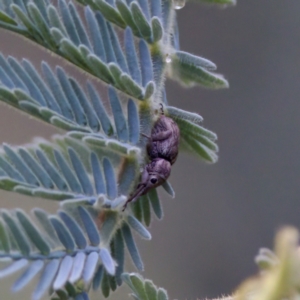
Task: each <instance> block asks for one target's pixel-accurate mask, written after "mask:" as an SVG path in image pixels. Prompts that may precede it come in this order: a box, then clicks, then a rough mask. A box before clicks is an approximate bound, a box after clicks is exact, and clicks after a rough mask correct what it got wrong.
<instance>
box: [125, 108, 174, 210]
mask: <svg viewBox="0 0 300 300" xmlns="http://www.w3.org/2000/svg"><path fill="white" fill-rule="evenodd" d="M179 138H180V132H179V128H178V126H177V124H176V123H175V122H174V121H173V120H172V119H171V118H168V117H166V116H165V115H164V114H163V110H162V116H160V118H159V119H158V121H157V122H156V123H155V125H154V127H153V129H152V131H151V136H150V137H148V139H149V141H148V145H147V152H148V156H149V158H150V160H151V161H150V163H148V164H147V165H146V166H145V168H144V171H143V173H142V177H141V182H140V183H139V184H138V186H137V188H136V191H135V192H134V194H133V195H132V196H131V197H130V198H128V200H127V202H126V203H125V205H124V208H123V210H124V209H125V208H126V206H127V204H128V203H129V202H131V201H135V200H137V199H138V197H140V196H141V195H145V194H146V193H147V192H148V191H149V190H150V189H153V188H155V187H157V186H159V185H161V184H163V183H164V182H165V181H166V180H167V179H168V177H169V176H170V174H171V166H172V165H173V164H174V163H175V161H176V159H177V155H178V146H179Z"/></svg>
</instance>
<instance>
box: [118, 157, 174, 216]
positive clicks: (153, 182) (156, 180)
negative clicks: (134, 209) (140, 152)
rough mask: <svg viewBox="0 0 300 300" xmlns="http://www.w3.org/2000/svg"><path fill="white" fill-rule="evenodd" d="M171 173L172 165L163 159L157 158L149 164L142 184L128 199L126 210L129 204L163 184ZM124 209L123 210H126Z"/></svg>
mask: <svg viewBox="0 0 300 300" xmlns="http://www.w3.org/2000/svg"><path fill="white" fill-rule="evenodd" d="M170 173H171V164H170V162H169V161H167V160H165V159H162V158H155V159H154V160H152V161H151V162H150V163H149V164H147V165H146V166H145V168H144V171H143V173H142V178H141V182H140V183H139V184H138V186H137V188H136V190H135V192H134V193H133V195H131V197H130V198H128V200H127V202H126V203H125V205H124V209H125V208H126V205H127V203H128V202H131V201H135V200H137V199H138V197H140V196H141V195H145V194H146V193H147V192H148V191H149V190H151V189H153V188H155V187H157V186H159V185H161V184H163V183H164V182H165V181H166V180H167V179H168V177H169V176H170ZM124 209H123V210H124Z"/></svg>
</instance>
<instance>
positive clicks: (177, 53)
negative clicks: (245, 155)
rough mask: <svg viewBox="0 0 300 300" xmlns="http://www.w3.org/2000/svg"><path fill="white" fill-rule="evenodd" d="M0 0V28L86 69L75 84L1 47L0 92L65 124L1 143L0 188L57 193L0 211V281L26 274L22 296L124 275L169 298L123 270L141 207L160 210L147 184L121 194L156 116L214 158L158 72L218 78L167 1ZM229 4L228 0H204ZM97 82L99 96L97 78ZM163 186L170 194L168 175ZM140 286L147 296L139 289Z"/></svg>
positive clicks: (82, 288) (101, 284)
mask: <svg viewBox="0 0 300 300" xmlns="http://www.w3.org/2000/svg"><path fill="white" fill-rule="evenodd" d="M77 2H78V3H74V2H73V1H66V0H53V1H51V0H0V27H2V28H4V29H6V30H9V31H12V32H15V33H17V34H19V35H21V36H24V37H26V38H28V39H30V40H31V41H33V42H35V43H36V44H39V45H42V46H43V47H45V48H46V49H48V50H50V51H51V52H53V53H55V54H57V55H59V56H61V57H63V58H65V59H66V60H68V61H69V62H71V63H73V64H74V65H76V66H77V67H78V68H80V69H81V70H84V71H85V72H86V74H87V76H89V77H90V80H88V81H87V82H86V84H85V85H84V86H83V85H81V84H79V83H78V82H77V81H76V80H75V79H74V78H73V77H71V76H70V75H69V74H67V72H66V71H65V70H64V68H63V67H61V66H57V67H56V68H55V69H54V68H52V67H51V66H49V65H48V64H47V62H42V63H41V67H40V69H36V68H35V67H34V66H33V65H32V64H31V63H30V62H29V61H28V60H27V59H26V58H24V59H23V60H22V61H18V60H16V59H15V58H14V57H10V56H9V57H5V56H4V55H2V54H0V100H1V101H2V102H3V103H6V104H8V105H10V106H12V107H14V108H16V109H19V110H21V111H23V112H25V113H27V114H29V115H31V116H33V117H35V118H37V119H39V120H41V121H44V122H47V123H49V124H51V125H52V126H55V127H57V128H59V129H62V130H63V131H64V134H63V135H56V136H54V137H53V139H52V140H51V141H46V140H44V139H41V138H35V139H34V141H33V142H32V143H31V144H27V145H23V146H17V147H15V146H10V145H7V144H4V145H3V146H2V147H1V149H0V188H1V189H4V190H8V191H13V192H17V193H20V194H25V195H29V196H34V197H42V198H46V199H51V200H55V201H58V202H59V210H58V211H57V213H56V214H53V215H52V214H48V213H46V212H45V211H43V210H42V209H40V208H35V209H33V210H32V215H27V214H26V213H25V212H24V211H22V210H20V209H16V210H13V211H7V210H5V209H3V210H2V211H1V214H0V258H1V259H2V260H3V261H4V263H5V264H6V265H5V267H3V268H2V269H1V270H0V278H3V277H6V276H8V275H10V274H13V273H16V272H21V274H19V277H18V279H17V280H16V281H15V282H14V283H13V285H12V290H13V291H14V292H16V291H20V290H22V288H24V287H25V286H26V285H28V284H29V283H30V282H31V281H32V279H33V278H34V277H36V276H38V277H39V280H38V283H37V285H36V287H35V289H34V291H33V294H32V299H34V300H39V299H41V298H42V297H43V295H44V294H45V293H47V292H48V293H49V295H51V297H52V299H61V300H63V299H76V300H86V299H88V292H89V290H90V289H91V288H93V289H98V288H101V290H102V294H103V295H104V296H105V297H108V295H109V294H110V291H111V290H115V289H116V288H117V286H118V285H121V284H122V281H123V280H124V281H125V282H126V283H127V284H129V285H130V286H131V287H132V288H134V289H133V290H134V293H135V296H134V297H135V298H136V299H146V298H147V297H148V294H147V297H146V298H145V297H144V294H143V297H141V292H142V290H143V289H144V290H147V291H148V292H149V293H150V294H151V297H150V296H149V297H150V298H149V297H148V298H147V299H153V300H154V299H155V300H156V299H157V300H158V299H167V295H166V293H165V292H164V290H162V289H157V288H156V287H155V286H154V285H153V283H152V282H150V281H143V279H141V278H140V277H139V276H138V275H128V274H127V275H123V276H122V273H123V268H124V260H125V258H124V252H125V248H127V250H128V253H129V255H130V256H131V258H132V261H133V264H134V265H135V267H136V268H137V270H142V269H143V263H142V260H141V257H140V254H139V251H138V249H137V247H136V244H135V241H134V239H133V235H132V231H135V232H137V233H138V235H140V236H141V237H142V238H143V239H147V240H149V239H151V234H150V232H149V231H148V230H147V228H146V227H147V226H149V225H150V223H151V214H152V213H154V215H155V216H156V217H157V218H158V219H161V218H162V216H163V210H162V206H161V203H160V200H159V196H158V193H157V190H156V189H153V190H151V191H150V192H148V193H147V194H146V195H143V196H141V197H140V199H139V200H138V201H136V202H135V203H132V204H131V205H130V206H129V207H128V208H127V209H126V210H125V211H124V212H123V211H122V209H123V206H124V203H125V202H126V201H127V199H128V198H129V197H130V195H131V194H132V193H133V192H134V190H135V188H136V186H137V184H138V183H139V180H140V172H141V168H143V167H144V165H145V164H146V163H148V161H149V158H148V156H147V150H146V146H147V143H148V138H147V136H150V135H151V130H152V127H153V125H154V124H155V122H156V121H157V119H158V118H159V117H160V114H161V110H160V104H163V107H164V113H165V115H167V116H168V117H170V118H172V119H173V120H174V121H175V122H176V123H177V125H178V127H179V129H180V135H181V136H180V148H181V149H182V150H187V151H190V152H192V153H194V154H196V155H197V156H198V157H200V158H202V159H203V160H204V161H206V162H210V163H214V162H216V161H217V152H218V146H217V145H216V139H217V136H216V135H215V134H214V133H213V132H211V131H209V130H207V129H205V128H204V127H202V125H201V123H202V121H203V119H202V117H201V116H200V115H198V114H196V113H191V112H187V111H184V110H182V109H179V108H176V107H172V106H170V105H169V104H168V101H167V97H166V93H165V89H164V81H165V78H172V79H175V80H178V81H179V82H180V83H182V84H184V85H186V86H193V85H196V84H199V85H201V86H204V87H208V88H224V87H228V83H227V81H226V80H225V79H224V78H223V77H222V76H221V75H219V74H216V73H214V71H215V70H216V65H215V64H214V63H212V62H211V61H209V60H207V59H204V58H202V57H198V56H195V55H192V54H190V53H187V52H184V51H181V50H180V47H179V35H178V26H177V22H176V14H175V10H174V7H176V3H173V2H171V1H170V0H151V1H148V0H138V1H135V0H133V1H130V0H128V1H124V0H115V1H113V0H93V1H92V0H78V1H77ZM202 2H210V3H215V4H222V5H224V4H225V5H230V4H234V0H206V1H202ZM99 84H101V87H102V88H101V95H100V92H99V89H98V85H99ZM162 187H163V188H164V190H165V191H166V192H167V193H168V194H170V195H171V196H172V197H174V195H175V192H174V190H173V188H172V186H171V184H170V183H169V182H168V181H166V182H165V183H164V184H163V185H162ZM148 292H147V293H148Z"/></svg>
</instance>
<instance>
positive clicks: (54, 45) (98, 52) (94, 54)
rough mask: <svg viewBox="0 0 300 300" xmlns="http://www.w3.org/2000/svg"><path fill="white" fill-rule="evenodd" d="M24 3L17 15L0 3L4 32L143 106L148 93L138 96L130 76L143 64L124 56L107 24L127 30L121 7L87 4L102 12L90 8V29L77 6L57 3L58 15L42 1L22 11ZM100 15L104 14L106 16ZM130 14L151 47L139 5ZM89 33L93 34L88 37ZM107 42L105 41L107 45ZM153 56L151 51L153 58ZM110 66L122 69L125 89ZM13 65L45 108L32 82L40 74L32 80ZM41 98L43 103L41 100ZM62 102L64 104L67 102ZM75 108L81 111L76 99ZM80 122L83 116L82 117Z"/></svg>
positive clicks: (17, 8) (137, 84)
mask: <svg viewBox="0 0 300 300" xmlns="http://www.w3.org/2000/svg"><path fill="white" fill-rule="evenodd" d="M86 2H90V1H86ZM20 3H21V2H17V4H16V3H15V4H13V5H12V10H13V12H14V13H13V12H12V11H11V10H10V9H9V8H8V7H7V6H6V5H4V4H1V3H0V13H1V15H0V19H1V16H2V19H1V21H0V27H4V28H6V29H10V30H12V31H15V32H17V33H21V34H23V35H24V36H25V37H28V38H30V39H31V40H33V41H35V42H36V43H38V44H41V45H42V46H44V47H46V48H47V49H49V50H51V51H53V52H54V53H56V54H58V55H60V56H62V57H64V58H65V59H67V60H69V61H71V62H72V63H74V64H75V65H77V66H78V67H80V68H82V69H84V70H85V71H87V72H89V73H90V74H92V75H94V76H96V77H98V78H99V79H101V80H102V81H104V82H105V83H108V84H111V85H113V86H114V87H116V88H117V89H119V90H121V91H122V92H124V93H126V94H128V95H129V96H131V97H134V98H138V99H140V100H144V95H143V93H137V90H140V91H142V87H141V86H140V82H136V81H135V79H136V78H132V77H131V75H132V73H131V72H130V70H132V69H133V68H136V67H137V68H140V66H142V65H143V62H142V61H140V60H139V64H138V65H137V64H135V66H131V65H130V64H131V63H133V61H132V60H130V58H128V57H126V55H124V54H123V50H122V47H121V41H120V38H119V37H118V35H117V33H116V31H115V29H114V27H113V26H112V25H111V24H110V23H109V22H107V21H106V20H105V18H106V19H107V20H108V21H110V22H113V23H115V24H117V25H118V26H121V27H123V28H125V27H126V26H127V25H128V24H126V22H125V21H124V19H123V17H122V16H121V15H122V14H121V13H120V12H119V11H118V10H117V8H116V7H114V6H112V5H110V4H109V3H107V2H105V1H103V0H97V1H96V2H92V1H91V3H87V4H90V5H91V7H92V8H95V7H97V8H98V9H99V10H97V9H96V12H94V11H92V10H91V8H90V7H86V8H85V14H84V15H85V19H86V20H85V21H86V24H87V26H85V25H84V22H83V20H82V19H81V17H80V14H79V11H78V8H77V7H76V6H75V5H74V4H73V3H72V2H69V3H67V1H66V0H60V1H59V2H58V9H57V8H56V7H55V6H54V5H52V4H51V3H49V2H47V3H44V2H43V4H42V5H40V4H39V1H34V2H28V1H25V2H24V3H23V4H22V7H20V5H21V4H20ZM124 5H125V4H124ZM145 7H146V6H145ZM99 11H101V13H102V14H101V13H100V12H99ZM128 12H129V15H130V17H129V19H131V27H132V30H133V31H134V32H135V33H137V32H141V33H142V36H143V37H147V40H148V41H149V42H151V41H152V35H153V34H152V29H151V26H150V23H149V22H148V21H147V18H146V17H145V15H144V12H143V11H142V9H141V7H140V6H139V4H138V3H137V2H134V3H133V8H132V11H131V10H129V8H128ZM14 14H15V15H17V17H18V19H16V20H14V21H12V19H11V18H12V17H14ZM125 19H126V17H125ZM155 22H156V25H155V26H154V27H155V32H156V35H155V38H156V40H157V39H158V38H160V36H161V34H158V31H159V30H160V29H159V25H158V23H157V21H155ZM155 22H154V23H155ZM129 23H130V22H129ZM135 23H136V24H135ZM134 24H135V25H134ZM88 32H89V33H90V34H88ZM103 41H105V43H104V42H103ZM125 43H126V39H125ZM133 46H134V45H133ZM132 51H133V52H132V53H133V55H135V56H136V57H137V55H136V53H137V50H136V49H135V47H133V48H132ZM149 51H150V50H149V49H148V52H149ZM127 58H128V59H127ZM11 60H12V59H11ZM109 63H116V64H117V65H118V66H119V67H120V70H121V71H122V72H123V73H124V74H123V75H124V76H125V81H124V82H123V83H121V84H120V83H119V82H118V81H119V79H116V78H115V77H114V76H112V74H111V71H110V69H109ZM10 64H11V65H12V64H13V66H10V67H11V68H14V70H17V77H21V81H23V83H22V85H24V83H25V84H26V85H27V86H29V85H30V87H31V88H30V89H29V90H28V91H27V92H30V93H35V95H34V96H33V98H34V99H35V100H42V101H43V103H41V102H39V104H40V105H45V104H46V102H45V99H43V98H44V97H45V96H46V95H45V94H43V95H41V94H40V93H39V90H38V87H37V85H36V84H35V82H33V81H32V78H30V76H31V77H32V76H34V75H35V74H31V75H30V76H27V74H26V73H24V72H22V67H21V66H20V65H18V64H17V63H13V62H11V63H10ZM4 72H5V73H6V72H7V70H5V69H4ZM0 73H1V72H0ZM5 77H6V76H5ZM61 80H62V81H64V83H65V84H64V85H63V90H64V92H65V93H66V94H67V97H73V95H72V90H70V86H69V85H70V84H69V83H68V82H67V81H66V80H63V78H62V79H61ZM38 81H41V80H38ZM121 81H122V80H121ZM144 81H145V80H144ZM128 82H130V85H131V88H127V87H126V84H127V83H128ZM12 83H14V84H16V82H13V81H11V80H9V79H8V80H5V84H6V85H7V86H10V88H12V87H11V85H12ZM124 84H125V85H124ZM42 85H43V84H42ZM18 87H19V86H18ZM43 88H44V87H43ZM44 92H45V89H44ZM37 93H38V94H39V97H37ZM46 93H47V92H46ZM138 95H139V96H138ZM37 98H38V99H37ZM22 100H24V99H22ZM47 100H48V99H47ZM62 101H63V102H65V100H62ZM73 104H74V105H76V98H75V100H74V102H73ZM56 108H57V107H56ZM78 108H80V106H78V105H77V107H74V106H73V107H72V109H73V112H75V115H74V117H75V119H76V121H77V122H79V123H82V122H81V121H82V120H79V119H78V115H76V113H77V112H79V111H78ZM85 109H86V110H87V107H85ZM65 112H66V111H65ZM90 115H91V110H90ZM79 116H82V114H81V115H79ZM69 117H70V116H69ZM88 117H89V116H88ZM90 121H91V120H90ZM92 127H93V126H92Z"/></svg>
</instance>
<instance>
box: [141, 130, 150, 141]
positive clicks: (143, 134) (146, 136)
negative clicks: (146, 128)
mask: <svg viewBox="0 0 300 300" xmlns="http://www.w3.org/2000/svg"><path fill="white" fill-rule="evenodd" d="M141 136H143V137H145V138H147V139H149V140H151V137H150V136H148V135H147V134H145V133H142V132H141Z"/></svg>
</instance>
